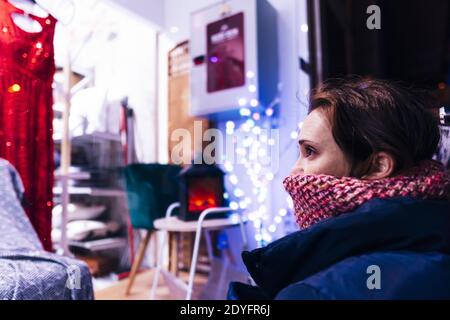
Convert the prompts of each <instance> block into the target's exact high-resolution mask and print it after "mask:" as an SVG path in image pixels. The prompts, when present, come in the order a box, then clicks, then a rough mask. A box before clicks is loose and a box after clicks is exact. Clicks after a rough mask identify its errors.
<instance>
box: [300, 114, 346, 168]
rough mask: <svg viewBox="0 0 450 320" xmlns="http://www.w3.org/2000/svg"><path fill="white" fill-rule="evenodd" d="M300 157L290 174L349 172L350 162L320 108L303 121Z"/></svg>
mask: <svg viewBox="0 0 450 320" xmlns="http://www.w3.org/2000/svg"><path fill="white" fill-rule="evenodd" d="M298 143H299V147H300V157H299V158H298V160H297V162H296V163H295V166H294V168H293V169H292V172H291V174H292V175H298V174H326V175H332V176H337V177H343V176H348V175H349V174H350V169H351V167H350V164H349V162H348V160H347V159H346V157H345V155H344V153H343V152H342V151H341V149H339V147H338V145H337V144H336V142H335V141H334V138H333V134H332V132H331V125H330V123H329V121H328V120H327V119H326V117H325V115H324V114H323V112H322V111H321V110H320V109H316V110H314V111H312V112H311V113H310V114H309V115H308V116H307V117H306V119H305V121H304V122H303V126H302V130H301V132H300V138H299V141H298Z"/></svg>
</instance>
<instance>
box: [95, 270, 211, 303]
mask: <svg viewBox="0 0 450 320" xmlns="http://www.w3.org/2000/svg"><path fill="white" fill-rule="evenodd" d="M153 273H154V272H153V270H150V271H145V272H142V273H140V274H138V275H137V276H136V280H135V282H134V284H133V288H132V289H131V292H130V295H128V296H127V295H125V289H126V286H127V283H128V279H123V280H120V281H119V282H118V283H117V284H115V285H112V286H110V287H108V288H106V289H102V290H98V291H96V292H95V299H96V300H150V291H151V287H152V283H153ZM187 276H188V275H187V274H186V273H181V275H180V277H181V278H182V279H183V280H185V281H186V279H187ZM162 278H163V277H160V280H159V286H158V289H157V290H156V299H157V300H173V299H175V297H174V296H172V295H171V293H170V291H169V288H168V287H167V286H165V284H164V280H163V279H162ZM206 281H207V278H206V277H205V276H201V275H197V276H196V281H195V288H196V289H198V288H201V287H202V286H203V285H204V284H205V283H206Z"/></svg>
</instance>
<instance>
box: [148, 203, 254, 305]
mask: <svg viewBox="0 0 450 320" xmlns="http://www.w3.org/2000/svg"><path fill="white" fill-rule="evenodd" d="M179 206H180V204H179V203H178V202H176V203H173V204H171V205H170V206H169V207H168V208H167V211H166V217H165V218H162V219H157V220H155V221H154V226H155V229H157V230H160V231H166V232H165V233H164V234H163V238H162V241H161V244H160V248H159V257H158V261H157V263H156V270H155V276H154V278H153V285H152V291H151V295H150V298H151V299H152V300H153V299H155V293H156V288H157V287H158V280H159V274H160V272H161V268H162V261H163V258H164V248H165V246H166V242H167V233H168V232H195V242H194V250H193V253H192V260H191V267H190V269H189V281H188V283H187V284H186V283H185V282H184V281H183V282H182V283H183V285H184V287H185V288H184V289H185V290H186V300H191V298H192V290H193V287H194V278H195V272H196V268H197V260H198V251H199V248H200V238H201V233H202V231H203V230H204V231H205V239H206V245H207V249H208V255H209V257H210V258H212V256H213V254H212V245H211V238H210V236H209V231H212V230H221V229H225V228H229V227H234V226H237V225H239V226H240V230H241V235H242V242H243V247H244V249H246V248H247V236H246V234H245V229H244V222H243V219H242V216H241V212H238V211H236V214H234V215H232V216H230V217H228V218H224V219H208V220H205V218H206V216H207V215H209V214H213V213H223V212H231V211H235V210H233V209H231V208H228V207H221V208H209V209H206V210H204V211H203V212H202V213H201V214H200V217H199V219H198V220H197V221H182V220H180V219H178V217H173V216H171V215H172V212H173V210H175V209H176V208H178V207H179Z"/></svg>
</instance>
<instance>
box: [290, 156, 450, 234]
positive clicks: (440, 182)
mask: <svg viewBox="0 0 450 320" xmlns="http://www.w3.org/2000/svg"><path fill="white" fill-rule="evenodd" d="M283 184H284V187H285V189H286V191H287V192H288V193H289V194H290V195H291V197H292V200H293V202H294V209H295V216H296V219H297V223H298V225H299V226H300V228H302V229H304V228H308V227H310V226H312V225H313V224H315V223H317V222H319V221H322V220H324V219H327V218H330V217H333V216H338V215H340V214H342V213H348V212H351V211H353V210H354V209H356V208H357V207H358V206H360V205H362V204H363V203H365V202H366V201H369V200H371V199H374V198H382V199H386V198H394V197H412V198H417V199H447V200H450V196H449V195H450V173H447V172H445V171H444V168H443V166H442V165H441V164H440V163H439V162H436V161H431V160H430V161H424V162H422V163H420V164H419V165H418V166H416V167H414V168H412V169H411V170H408V171H407V172H405V173H403V174H401V175H396V176H393V177H389V178H385V179H379V180H361V179H356V178H351V177H342V178H339V177H335V176H329V175H322V174H319V175H312V174H306V175H303V174H301V175H293V176H289V177H287V178H285V179H284V181H283ZM449 213H450V212H449Z"/></svg>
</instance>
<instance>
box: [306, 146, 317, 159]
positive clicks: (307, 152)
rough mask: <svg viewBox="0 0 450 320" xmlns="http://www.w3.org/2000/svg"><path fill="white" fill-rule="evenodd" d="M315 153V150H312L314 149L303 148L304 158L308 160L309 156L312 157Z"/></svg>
mask: <svg viewBox="0 0 450 320" xmlns="http://www.w3.org/2000/svg"><path fill="white" fill-rule="evenodd" d="M315 153H316V150H314V148H312V147H309V146H306V147H305V157H306V158H308V157H310V156H312V155H313V154H315Z"/></svg>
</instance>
